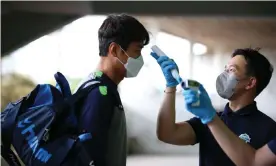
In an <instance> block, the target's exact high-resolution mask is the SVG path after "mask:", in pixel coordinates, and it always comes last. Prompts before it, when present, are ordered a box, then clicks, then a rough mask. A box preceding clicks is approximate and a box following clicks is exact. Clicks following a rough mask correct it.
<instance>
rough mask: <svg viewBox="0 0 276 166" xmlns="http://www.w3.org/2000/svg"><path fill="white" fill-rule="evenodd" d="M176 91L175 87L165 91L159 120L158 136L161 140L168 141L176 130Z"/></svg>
mask: <svg viewBox="0 0 276 166" xmlns="http://www.w3.org/2000/svg"><path fill="white" fill-rule="evenodd" d="M175 91H176V88H175V87H174V88H166V90H165V96H164V100H163V102H162V104H161V108H160V111H159V115H158V119H157V136H158V138H159V139H160V140H164V139H167V137H168V136H169V135H172V132H173V131H174V130H175Z"/></svg>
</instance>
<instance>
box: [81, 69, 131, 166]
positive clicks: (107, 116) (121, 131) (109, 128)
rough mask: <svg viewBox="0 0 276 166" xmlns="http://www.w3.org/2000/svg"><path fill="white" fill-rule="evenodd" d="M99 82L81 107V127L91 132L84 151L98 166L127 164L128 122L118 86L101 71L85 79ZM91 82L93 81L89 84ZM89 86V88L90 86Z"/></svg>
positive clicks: (122, 165)
mask: <svg viewBox="0 0 276 166" xmlns="http://www.w3.org/2000/svg"><path fill="white" fill-rule="evenodd" d="M87 80H93V81H100V82H101V83H102V84H101V85H99V86H98V87H96V88H94V89H93V90H92V91H91V92H90V93H89V95H88V96H87V97H86V99H85V100H84V101H83V103H82V104H81V106H82V109H81V111H80V115H79V118H80V120H79V121H80V128H81V129H84V130H86V131H88V132H91V133H92V139H93V143H89V145H87V146H86V147H85V148H86V150H87V151H88V152H89V155H90V156H92V158H93V160H94V164H95V165H101V166H124V165H126V155H127V154H126V152H127V146H126V143H127V138H126V120H125V113H124V110H123V106H122V103H121V100H120V96H119V93H118V91H117V85H116V84H115V83H114V82H113V81H112V80H111V79H110V78H109V77H108V76H106V75H105V74H103V73H102V72H100V71H97V72H95V73H92V74H90V75H89V77H88V78H87V79H86V80H84V81H83V82H86V81H87ZM89 82H90V81H89ZM88 85H89V83H88V84H86V86H88Z"/></svg>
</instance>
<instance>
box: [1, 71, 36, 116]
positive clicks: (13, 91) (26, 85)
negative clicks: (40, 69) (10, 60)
mask: <svg viewBox="0 0 276 166" xmlns="http://www.w3.org/2000/svg"><path fill="white" fill-rule="evenodd" d="M1 80H2V81H1V111H2V110H3V109H4V108H5V107H6V106H7V105H8V103H10V102H14V101H16V100H18V99H20V98H22V97H24V96H26V95H27V94H29V93H30V92H31V91H32V90H33V89H34V88H35V86H36V85H35V83H34V82H33V81H32V80H31V79H29V78H28V77H26V76H23V75H20V74H17V73H11V74H5V75H1Z"/></svg>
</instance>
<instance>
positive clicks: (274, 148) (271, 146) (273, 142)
mask: <svg viewBox="0 0 276 166" xmlns="http://www.w3.org/2000/svg"><path fill="white" fill-rule="evenodd" d="M267 145H268V147H269V149H270V150H271V151H272V152H273V153H274V154H275V155H276V138H274V139H273V140H271V141H270V142H269V143H268V144H267Z"/></svg>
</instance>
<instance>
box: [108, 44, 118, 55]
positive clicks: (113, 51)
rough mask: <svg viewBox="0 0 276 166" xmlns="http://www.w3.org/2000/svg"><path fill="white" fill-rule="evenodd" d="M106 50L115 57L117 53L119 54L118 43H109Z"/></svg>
mask: <svg viewBox="0 0 276 166" xmlns="http://www.w3.org/2000/svg"><path fill="white" fill-rule="evenodd" d="M108 51H109V53H110V55H112V56H114V57H117V55H118V54H119V52H118V51H119V49H118V45H117V44H116V43H115V42H112V43H110V44H109V47H108Z"/></svg>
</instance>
